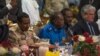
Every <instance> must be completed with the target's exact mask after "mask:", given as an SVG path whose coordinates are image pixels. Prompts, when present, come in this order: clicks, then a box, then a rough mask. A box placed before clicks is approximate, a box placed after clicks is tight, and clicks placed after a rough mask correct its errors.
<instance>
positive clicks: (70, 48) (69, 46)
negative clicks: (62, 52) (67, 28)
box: [65, 43, 73, 56]
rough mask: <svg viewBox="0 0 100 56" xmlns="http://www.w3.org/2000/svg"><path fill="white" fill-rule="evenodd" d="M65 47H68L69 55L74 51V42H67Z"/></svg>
mask: <svg viewBox="0 0 100 56" xmlns="http://www.w3.org/2000/svg"><path fill="white" fill-rule="evenodd" d="M65 48H66V49H68V54H69V56H70V55H72V52H73V47H72V44H69V43H66V47H65Z"/></svg>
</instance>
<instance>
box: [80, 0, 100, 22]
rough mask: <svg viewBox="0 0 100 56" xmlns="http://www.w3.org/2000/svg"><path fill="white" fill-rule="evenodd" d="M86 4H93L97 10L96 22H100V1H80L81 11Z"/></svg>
mask: <svg viewBox="0 0 100 56" xmlns="http://www.w3.org/2000/svg"><path fill="white" fill-rule="evenodd" d="M86 4H91V5H92V6H94V7H95V8H96V16H95V20H94V21H97V20H98V16H97V11H98V9H99V8H100V0H80V4H79V10H81V8H82V7H83V6H84V5H86ZM79 19H80V17H79Z"/></svg>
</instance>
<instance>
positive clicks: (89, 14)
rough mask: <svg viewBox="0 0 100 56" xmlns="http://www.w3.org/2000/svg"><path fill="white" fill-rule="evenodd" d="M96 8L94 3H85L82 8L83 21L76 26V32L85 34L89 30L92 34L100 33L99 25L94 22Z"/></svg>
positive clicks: (74, 28)
mask: <svg viewBox="0 0 100 56" xmlns="http://www.w3.org/2000/svg"><path fill="white" fill-rule="evenodd" d="M95 12H96V8H95V7H94V6H92V5H85V6H83V8H82V10H81V15H82V19H83V20H82V21H79V22H78V23H77V24H76V25H75V26H74V27H73V31H74V34H75V35H76V34H83V33H85V32H88V33H89V34H90V35H99V34H100V32H99V29H98V25H97V24H96V23H95V22H94V17H95Z"/></svg>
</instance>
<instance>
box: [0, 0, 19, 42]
mask: <svg viewBox="0 0 100 56" xmlns="http://www.w3.org/2000/svg"><path fill="white" fill-rule="evenodd" d="M5 1H6V0H0V19H3V18H4V16H6V15H7V14H8V13H10V15H13V16H16V15H18V14H19V12H20V11H21V0H17V3H18V5H17V8H18V9H15V11H13V13H11V12H9V10H8V8H7V7H6V2H5ZM11 11H12V10H11ZM14 19H15V18H14ZM0 23H1V22H0ZM8 33H9V28H8V26H7V25H6V24H5V25H0V42H2V41H3V40H5V39H7V37H8Z"/></svg>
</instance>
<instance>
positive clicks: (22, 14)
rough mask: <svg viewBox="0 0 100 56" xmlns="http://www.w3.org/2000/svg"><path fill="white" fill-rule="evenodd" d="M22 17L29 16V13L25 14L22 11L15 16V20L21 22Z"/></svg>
mask: <svg viewBox="0 0 100 56" xmlns="http://www.w3.org/2000/svg"><path fill="white" fill-rule="evenodd" d="M23 18H29V15H28V14H26V13H24V12H22V13H20V14H19V15H18V16H17V21H18V22H22V19H23Z"/></svg>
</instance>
